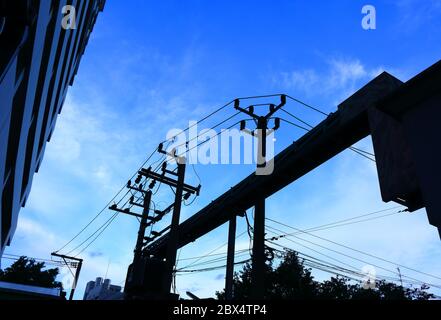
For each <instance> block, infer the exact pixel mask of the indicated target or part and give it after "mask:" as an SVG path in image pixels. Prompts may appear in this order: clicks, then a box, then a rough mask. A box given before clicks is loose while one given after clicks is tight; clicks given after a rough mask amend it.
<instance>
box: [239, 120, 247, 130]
mask: <svg viewBox="0 0 441 320" xmlns="http://www.w3.org/2000/svg"><path fill="white" fill-rule="evenodd" d="M246 126H247V122H246V121H245V120H242V121H241V122H240V131H244V130H245V128H246Z"/></svg>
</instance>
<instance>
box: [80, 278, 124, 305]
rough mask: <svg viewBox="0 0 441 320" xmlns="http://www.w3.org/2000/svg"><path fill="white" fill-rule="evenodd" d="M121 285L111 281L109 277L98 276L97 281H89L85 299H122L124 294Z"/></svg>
mask: <svg viewBox="0 0 441 320" xmlns="http://www.w3.org/2000/svg"><path fill="white" fill-rule="evenodd" d="M121 289H122V288H121V287H120V286H115V285H112V284H111V283H110V280H109V279H106V280H104V282H103V279H102V278H96V281H89V282H88V283H87V285H86V290H85V291H84V297H83V300H122V299H123V298H124V294H123V293H122V292H121Z"/></svg>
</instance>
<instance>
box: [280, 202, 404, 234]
mask: <svg viewBox="0 0 441 320" xmlns="http://www.w3.org/2000/svg"><path fill="white" fill-rule="evenodd" d="M398 208H401V206H396V207H393V208H389V209H384V210H379V211H374V212H370V213H366V214H363V215H359V216H356V217H352V218H347V219H343V220H339V221H336V222H331V223H326V224H323V225H320V226H317V227H312V228H309V229H304V230H303V231H308V232H313V231H322V230H327V229H331V228H336V227H343V226H347V225H352V224H356V223H362V222H367V221H372V220H377V219H381V218H385V217H389V216H392V215H396V214H399V213H403V212H405V210H400V211H397V212H393V213H389V214H385V215H381V216H378V217H372V218H368V219H362V220H358V221H353V220H357V219H361V218H364V217H369V216H372V215H375V214H379V213H383V212H387V211H391V210H395V209H398ZM349 221H352V222H349ZM297 234H301V232H298V231H297V232H295V233H286V234H284V235H282V236H281V237H285V236H289V235H297Z"/></svg>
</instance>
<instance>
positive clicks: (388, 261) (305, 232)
mask: <svg viewBox="0 0 441 320" xmlns="http://www.w3.org/2000/svg"><path fill="white" fill-rule="evenodd" d="M267 220H268V221H271V222H274V223H277V224H280V225H282V226H285V227H287V228H290V229H293V230H296V231H298V232H300V233H303V234H307V235H310V236H312V237H314V238H317V239H320V240H323V241H326V242H329V243H332V244H334V245H337V246H340V247H343V248H345V249H348V250H351V251H354V252H357V253H360V254H363V255H366V256H369V257H371V258H375V259H377V260H381V261H383V262H387V263H389V264H392V265H394V266H399V267H401V268H404V269H407V270H410V271H413V272H416V273H419V274H423V275H426V276H429V277H432V278H435V279H439V280H441V277H438V276H435V275H432V274H429V273H426V272H422V271H419V270H416V269H413V268H410V267H407V266H404V265H402V264H399V263H396V262H393V261H390V260H387V259H384V258H381V257H379V256H376V255H373V254H370V253H367V252H364V251H362V250H358V249H354V248H351V247H349V246H347V245H344V244H341V243H338V242H336V241H332V240H329V239H326V238H324V237H320V236H317V235H315V234H312V233H310V232H307V231H304V230H300V229H298V228H295V227H292V226H289V225H287V224H285V223H282V222H279V221H276V220H273V219H270V218H267ZM273 229H275V228H273ZM275 230H277V229H275ZM278 231H281V230H278ZM281 232H283V231H281ZM293 237H295V238H297V239H300V240H303V241H307V240H305V239H303V238H299V237H297V236H293ZM327 249H328V250H329V248H327ZM363 262H364V263H366V262H365V261H363ZM383 269H384V268H383ZM388 271H390V270H388ZM393 273H396V272H395V271H394V272H393Z"/></svg>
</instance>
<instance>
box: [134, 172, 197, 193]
mask: <svg viewBox="0 0 441 320" xmlns="http://www.w3.org/2000/svg"><path fill="white" fill-rule="evenodd" d="M166 172H170V171H169V170H166V169H164V167H163V173H162V174H158V173H156V172H154V171H152V168H151V167H150V168H148V169H144V168H143V169H141V170H140V171H139V174H140V175H142V176H144V177H146V178H149V179H152V180H154V181H158V182H160V183H163V184H167V185H169V186H171V187H174V188H176V187H177V186H178V182H177V181H176V180H175V179H172V178H169V177H167V176H165V173H166ZM173 174H175V173H173ZM200 190H201V185H199V186H197V187H193V186H190V185H188V184H185V183H184V185H183V191H185V192H188V193H191V194H196V195H197V196H198V195H199V193H200Z"/></svg>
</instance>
